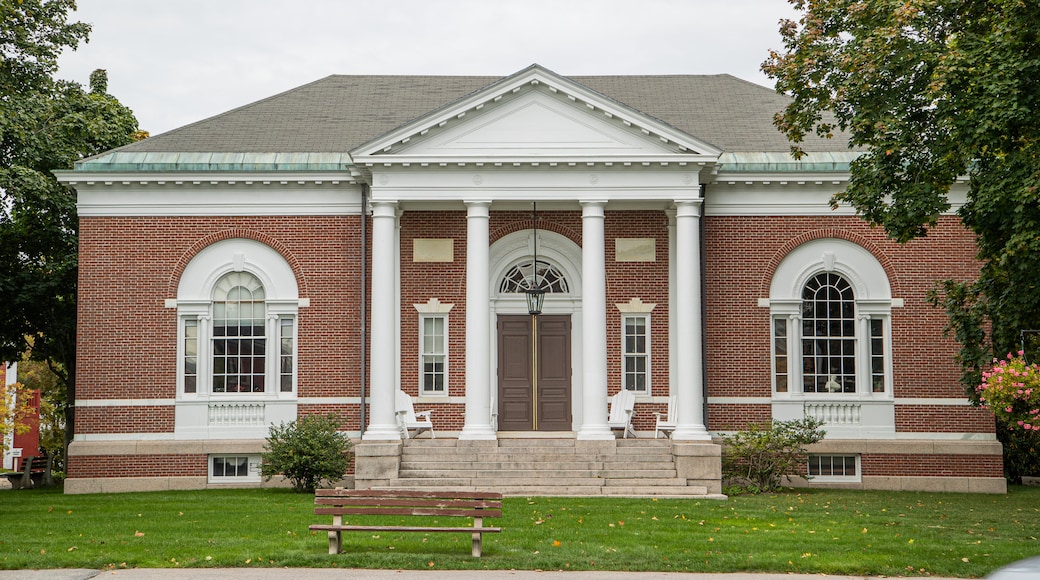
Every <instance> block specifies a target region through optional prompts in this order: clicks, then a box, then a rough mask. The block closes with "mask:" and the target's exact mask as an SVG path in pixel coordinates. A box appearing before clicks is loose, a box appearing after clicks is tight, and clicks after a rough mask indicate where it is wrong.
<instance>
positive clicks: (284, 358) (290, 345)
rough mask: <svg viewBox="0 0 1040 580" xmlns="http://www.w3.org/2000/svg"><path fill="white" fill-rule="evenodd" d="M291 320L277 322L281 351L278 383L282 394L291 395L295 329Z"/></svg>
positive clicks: (283, 319) (285, 319) (279, 354)
mask: <svg viewBox="0 0 1040 580" xmlns="http://www.w3.org/2000/svg"><path fill="white" fill-rule="evenodd" d="M293 322H294V321H293V319H292V318H282V319H280V320H279V321H278V333H279V337H280V346H281V350H280V351H279V353H278V383H279V387H280V390H281V391H282V392H283V393H291V392H292V390H293V376H295V374H296V373H295V372H294V371H293V352H294V351H295V348H294V347H295V342H296V329H295V327H294V325H293Z"/></svg>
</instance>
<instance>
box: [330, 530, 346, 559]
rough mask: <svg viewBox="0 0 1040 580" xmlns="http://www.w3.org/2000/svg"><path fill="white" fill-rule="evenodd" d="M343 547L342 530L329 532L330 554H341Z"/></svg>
mask: <svg viewBox="0 0 1040 580" xmlns="http://www.w3.org/2000/svg"><path fill="white" fill-rule="evenodd" d="M342 547H343V536H342V533H341V532H329V554H339V553H340V551H341V549H342Z"/></svg>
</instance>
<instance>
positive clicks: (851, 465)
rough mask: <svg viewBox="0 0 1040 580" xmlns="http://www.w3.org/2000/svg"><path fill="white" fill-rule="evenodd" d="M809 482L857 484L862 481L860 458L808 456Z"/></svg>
mask: <svg viewBox="0 0 1040 580" xmlns="http://www.w3.org/2000/svg"><path fill="white" fill-rule="evenodd" d="M809 481H810V482H820V483H828V482H830V483H835V482H846V483H847V482H856V483H858V482H860V481H862V477H861V475H860V456H859V455H817V454H809Z"/></svg>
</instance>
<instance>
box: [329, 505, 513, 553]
mask: <svg viewBox="0 0 1040 580" xmlns="http://www.w3.org/2000/svg"><path fill="white" fill-rule="evenodd" d="M314 505H315V506H317V507H315V508H314V514H315V515H319V516H321V515H331V516H332V524H331V525H328V524H315V525H313V526H310V529H311V530H314V531H326V532H328V533H329V553H330V554H339V553H341V552H342V551H343V541H342V537H341V534H342V532H364V531H371V532H434V533H436V532H457V533H466V534H472V537H473V557H474V558H479V557H480V553H481V550H482V534H484V533H489V532H501V531H502V529H501V528H486V527H484V518H500V517H502V494H500V493H488V492H461V491H445V492H437V491H411V490H371V489H319V490H316V491H315V494H314ZM360 515H365V516H368V515H379V516H434V517H443V516H452V517H469V518H473V527H445V526H425V525H424V526H401V525H399V526H390V525H347V524H344V523H343V516H360Z"/></svg>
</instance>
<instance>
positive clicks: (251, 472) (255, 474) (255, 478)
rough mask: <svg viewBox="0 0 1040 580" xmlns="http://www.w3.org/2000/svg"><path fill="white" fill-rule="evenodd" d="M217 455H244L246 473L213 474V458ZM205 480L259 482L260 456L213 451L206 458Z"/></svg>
mask: <svg viewBox="0 0 1040 580" xmlns="http://www.w3.org/2000/svg"><path fill="white" fill-rule="evenodd" d="M217 457H245V458H246V463H247V465H248V466H249V467H248V474H247V475H239V476H230V477H229V476H217V475H214V474H213V460H214V459H216V458H217ZM206 474H207V481H208V482H209V483H213V484H234V483H260V456H259V455H256V454H250V453H214V454H211V455H209V456H208V457H207V458H206Z"/></svg>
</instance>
